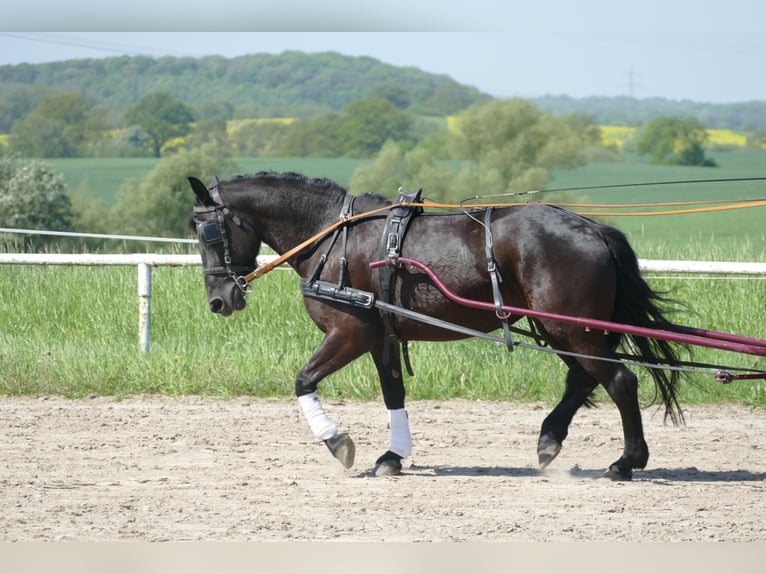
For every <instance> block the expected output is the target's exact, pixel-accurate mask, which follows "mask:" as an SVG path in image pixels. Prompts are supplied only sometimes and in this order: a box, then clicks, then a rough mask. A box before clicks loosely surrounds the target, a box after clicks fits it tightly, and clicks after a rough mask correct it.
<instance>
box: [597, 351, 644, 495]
mask: <svg viewBox="0 0 766 574" xmlns="http://www.w3.org/2000/svg"><path fill="white" fill-rule="evenodd" d="M604 387H605V388H606V391H607V393H609V396H610V397H612V400H613V401H614V402H615V404H616V405H617V408H618V409H619V411H620V418H621V419H622V429H623V435H624V438H625V448H624V450H623V453H622V456H621V457H620V458H619V459H618V460H616V461H615V462H614V463H612V464H611V465H610V466H609V470H607V471H606V473H605V476H607V477H609V478H611V479H612V480H630V479H631V478H633V469H634V468H644V467H645V466H646V463H647V462H648V461H649V447H648V446H647V445H646V440H645V439H644V428H643V423H642V421H641V409H640V406H639V403H638V379H637V378H636V375H635V374H634V373H632V372H631V371H630V370H629V369H628V368H627V367H625V366H624V365H619V367H618V368H617V369H615V373H614V375H613V376H612V378H611V379H610V380H609V382H608V383H607V384H606V385H604Z"/></svg>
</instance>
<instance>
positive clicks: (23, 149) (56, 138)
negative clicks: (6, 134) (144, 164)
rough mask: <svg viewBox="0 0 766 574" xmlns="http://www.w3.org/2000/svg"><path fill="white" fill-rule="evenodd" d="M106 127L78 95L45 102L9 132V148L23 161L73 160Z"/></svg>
mask: <svg viewBox="0 0 766 574" xmlns="http://www.w3.org/2000/svg"><path fill="white" fill-rule="evenodd" d="M105 125H106V123H105V121H104V120H103V118H102V117H101V114H100V113H99V112H98V111H96V110H95V108H94V106H93V104H91V103H90V102H88V101H87V100H85V99H84V98H83V97H82V96H81V95H80V94H56V95H53V96H48V97H47V98H44V99H43V100H42V101H41V102H40V103H39V104H38V105H37V107H36V108H34V109H33V110H32V111H31V112H30V113H29V115H28V116H27V117H25V118H24V119H23V120H20V121H18V122H16V123H15V124H14V126H13V129H12V130H11V139H10V142H11V148H12V149H13V150H14V151H16V152H17V153H18V154H20V155H22V156H25V157H74V156H77V155H79V152H80V150H81V148H82V146H83V144H84V143H85V142H86V140H87V139H88V138H89V137H92V135H93V134H94V133H96V132H97V131H99V130H101V129H103V128H104V127H105Z"/></svg>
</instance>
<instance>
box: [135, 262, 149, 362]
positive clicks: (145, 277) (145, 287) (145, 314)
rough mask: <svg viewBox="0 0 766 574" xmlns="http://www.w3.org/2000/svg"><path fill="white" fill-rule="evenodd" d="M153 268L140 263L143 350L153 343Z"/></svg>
mask: <svg viewBox="0 0 766 574" xmlns="http://www.w3.org/2000/svg"><path fill="white" fill-rule="evenodd" d="M151 301H152V268H151V266H150V265H148V264H146V263H139V264H138V340H139V345H140V347H141V351H142V352H144V353H148V352H149V347H150V345H151V334H150V329H151V320H150V319H151Z"/></svg>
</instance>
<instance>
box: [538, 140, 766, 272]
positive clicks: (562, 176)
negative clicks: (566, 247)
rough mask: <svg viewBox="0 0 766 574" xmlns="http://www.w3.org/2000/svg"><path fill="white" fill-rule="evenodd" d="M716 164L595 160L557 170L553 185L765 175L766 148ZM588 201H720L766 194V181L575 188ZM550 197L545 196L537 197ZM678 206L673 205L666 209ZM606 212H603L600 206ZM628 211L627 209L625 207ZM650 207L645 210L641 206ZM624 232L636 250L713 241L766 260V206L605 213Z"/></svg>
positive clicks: (721, 157)
mask: <svg viewBox="0 0 766 574" xmlns="http://www.w3.org/2000/svg"><path fill="white" fill-rule="evenodd" d="M711 155H712V157H713V158H714V159H715V160H716V161H717V162H718V164H719V167H717V168H705V167H689V166H665V165H652V164H649V163H646V162H645V161H639V160H638V159H637V158H635V157H632V156H629V155H628V156H627V157H626V161H625V162H621V163H591V164H588V165H586V166H583V167H580V168H577V169H572V170H561V171H556V172H555V173H554V180H553V181H552V182H551V184H550V185H549V186H548V188H550V189H553V188H555V189H558V188H570V187H583V186H598V185H612V184H631V183H645V182H664V181H688V180H703V179H729V178H753V177H766V152H765V151H763V150H738V151H732V152H719V153H714V154H711ZM572 193H573V194H577V195H579V196H580V197H579V198H578V199H580V200H585V201H586V202H588V203H660V202H669V201H715V200H722V199H755V198H766V181H754V182H712V183H704V184H703V183H697V184H679V185H656V186H645V187H644V186H641V187H623V188H610V189H600V190H588V191H582V192H572ZM533 197H535V200H536V201H537V200H539V201H545V200H546V196H545V195H538V196H533ZM661 209H674V208H672V207H671V208H661ZM599 211H601V210H599ZM623 211H625V210H623ZM642 211H646V210H642ZM599 219H600V220H602V221H605V222H606V223H609V224H611V225H614V226H615V227H618V228H619V229H621V230H622V231H624V232H625V233H626V234H627V235H628V237H629V239H630V240H631V242H632V243H633V244H634V246H635V247H636V248H637V250H639V251H641V250H643V249H644V248H645V246H646V248H647V249H653V248H654V247H652V243H655V244H656V243H659V244H662V245H666V246H668V247H669V248H670V251H669V252H668V253H667V255H666V256H667V257H673V255H672V251H673V249H679V250H684V249H686V248H690V247H692V248H693V246H695V245H696V244H698V243H699V242H703V243H709V244H710V246H711V247H712V248H714V249H715V246H716V245H717V244H723V245H724V246H725V248H726V249H727V250H730V251H731V252H732V256H733V257H735V258H737V259H738V260H742V259H740V258H741V257H744V258H746V259H748V260H751V261H763V260H764V255H765V254H766V228H765V227H764V225H763V222H764V220H766V207H758V208H751V209H738V210H730V211H720V212H713V213H700V214H683V215H663V216H641V217H600V218H599Z"/></svg>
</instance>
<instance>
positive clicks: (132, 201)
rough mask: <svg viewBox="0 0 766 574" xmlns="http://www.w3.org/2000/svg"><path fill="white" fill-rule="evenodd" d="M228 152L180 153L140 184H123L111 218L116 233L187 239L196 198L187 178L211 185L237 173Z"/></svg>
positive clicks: (203, 148)
mask: <svg viewBox="0 0 766 574" xmlns="http://www.w3.org/2000/svg"><path fill="white" fill-rule="evenodd" d="M225 156H226V154H225V150H222V149H221V148H220V147H218V146H216V145H215V144H204V145H202V146H200V147H198V148H194V149H185V150H181V151H180V152H178V153H177V154H175V155H172V156H170V157H167V158H163V159H162V161H160V162H159V163H158V164H157V167H155V168H154V169H153V170H152V171H151V172H149V174H148V175H147V176H146V177H144V178H143V179H142V180H141V181H140V182H139V181H129V182H128V183H126V184H124V185H123V186H122V188H120V191H119V193H118V195H117V203H116V204H115V206H114V207H113V208H112V212H111V214H110V218H111V220H112V227H113V229H115V230H117V231H119V232H121V233H131V234H136V235H158V236H162V237H184V236H185V235H186V234H187V229H186V222H187V219H188V216H189V214H190V213H191V206H192V205H193V203H194V198H193V195H192V193H191V190H190V188H189V182H188V180H187V178H188V177H189V176H194V177H198V178H200V179H202V180H203V181H208V180H209V179H210V177H211V176H212V175H214V174H215V175H219V176H221V177H225V176H228V175H231V174H232V173H233V172H234V171H235V170H236V165H235V164H234V162H233V160H231V159H228V158H226V157H225Z"/></svg>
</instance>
